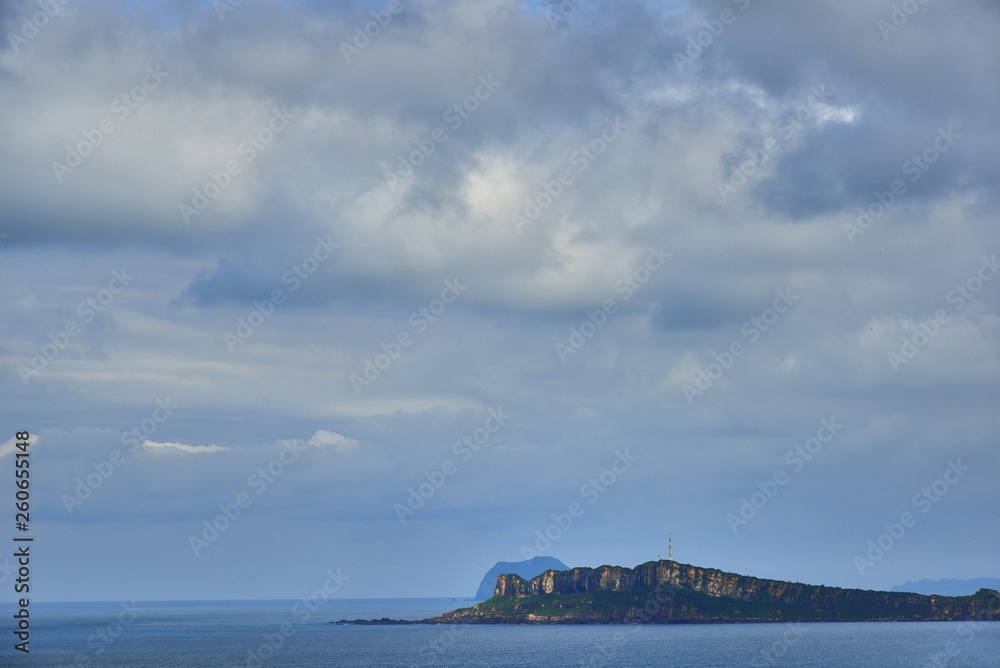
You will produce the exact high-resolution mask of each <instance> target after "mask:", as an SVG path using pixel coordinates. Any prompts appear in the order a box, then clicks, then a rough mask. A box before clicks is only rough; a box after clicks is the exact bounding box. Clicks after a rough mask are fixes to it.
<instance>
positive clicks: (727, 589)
mask: <svg viewBox="0 0 1000 668" xmlns="http://www.w3.org/2000/svg"><path fill="white" fill-rule="evenodd" d="M493 593H494V596H493V598H491V599H489V600H487V601H484V602H482V603H478V604H476V605H474V606H473V607H471V608H462V609H459V610H455V611H454V612H447V613H445V614H443V615H441V616H440V617H432V618H430V619H424V620H420V621H417V622H413V621H406V622H404V621H399V620H391V619H380V620H355V621H353V622H350V621H348V620H341V621H340V622H335V623H339V624H393V623H406V624H414V623H416V624H635V623H647V624H664V623H692V622H876V621H878V622H881V621H963V620H971V619H977V620H984V621H988V620H1000V592H997V591H995V590H992V589H980V590H979V591H978V592H976V593H975V594H973V595H971V596H925V595H921V594H913V593H905V592H888V591H869V590H864V589H841V588H839V587H824V586H818V585H807V584H801V583H797V582H784V581H781V580H765V579H761V578H755V577H750V576H746V575H737V574H735V573H726V572H724V571H720V570H717V569H714V568H701V567H699V566H691V565H689V564H681V563H677V562H676V561H669V560H661V561H650V562H647V563H644V564H640V565H639V566H636V567H635V568H624V567H621V566H600V567H598V568H573V569H568V570H563V571H555V570H550V571H546V572H544V573H542V574H540V575H538V576H536V577H534V578H532V579H530V580H525V579H523V578H521V577H519V576H517V575H513V574H502V575H500V576H499V577H498V578H497V583H496V587H495V589H494V592H493Z"/></svg>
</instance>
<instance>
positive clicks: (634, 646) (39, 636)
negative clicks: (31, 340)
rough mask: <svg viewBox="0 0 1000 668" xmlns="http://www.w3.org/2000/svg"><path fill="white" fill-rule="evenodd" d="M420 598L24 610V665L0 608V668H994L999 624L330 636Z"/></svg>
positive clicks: (441, 629)
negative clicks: (26, 615)
mask: <svg viewBox="0 0 1000 668" xmlns="http://www.w3.org/2000/svg"><path fill="white" fill-rule="evenodd" d="M471 604H472V602H471V601H467V600H456V599H448V598H433V599H330V600H328V601H325V602H322V603H314V602H312V601H306V602H302V601H121V602H100V603H32V604H31V607H30V614H31V618H30V641H29V645H28V648H29V649H30V653H28V654H25V653H24V652H21V651H17V650H16V649H14V645H15V644H16V643H17V642H18V639H17V638H16V636H15V633H14V631H15V624H14V623H13V622H14V620H13V613H14V612H15V608H14V607H13V606H12V605H11V604H10V603H8V602H5V603H3V604H0V611H2V613H3V616H2V619H3V622H2V624H0V627H2V634H0V638H2V648H0V666H3V667H4V668H6V667H8V666H32V667H34V666H52V667H57V666H58V667H59V668H89V667H96V666H114V667H116V668H200V667H203V666H204V667H209V666H212V667H218V668H236V667H239V668H260V667H263V666H275V667H281V668H318V667H320V666H324V667H325V666H350V667H355V666H373V667H374V666H378V667H390V666H393V667H394V666H486V667H490V668H501V667H508V666H509V667H511V668H515V667H516V668H523V667H524V666H543V667H546V668H553V667H563V666H565V667H566V668H569V667H570V666H573V667H576V666H581V667H597V666H629V667H639V666H657V667H659V666H719V667H726V668H732V667H734V666H737V667H738V666H751V667H754V668H760V667H764V666H811V667H815V668H826V667H831V668H832V667H834V666H836V667H838V668H841V667H844V666H854V667H864V666H871V667H872V668H876V667H877V668H895V667H897V666H898V667H900V668H902V667H904V666H905V667H906V668H923V667H927V668H944V667H945V666H947V667H949V668H960V667H966V666H968V667H973V666H976V667H979V666H1000V622H885V623H867V622H866V623H811V624H804V623H803V624H792V623H771V624H671V625H573V626H534V625H489V626H467V625H395V626H358V625H338V624H336V623H331V622H336V621H337V620H340V619H359V618H360V619H379V618H382V617H388V618H391V619H424V618H427V617H432V616H435V615H438V614H440V613H442V612H446V611H448V610H454V609H456V608H459V607H467V606H469V605H471Z"/></svg>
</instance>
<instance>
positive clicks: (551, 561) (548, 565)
mask: <svg viewBox="0 0 1000 668" xmlns="http://www.w3.org/2000/svg"><path fill="white" fill-rule="evenodd" d="M568 568H569V567H568V566H566V564H564V563H563V562H561V561H559V560H558V559H556V558H554V557H534V558H532V559H528V560H527V561H513V562H512V561H498V562H497V563H496V565H495V566H494V567H493V568H491V569H490V570H489V571H487V572H486V575H485V576H484V577H483V581H482V582H480V583H479V589H478V590H477V591H476V600H477V601H485V600H486V599H488V598H490V597H491V596H494V592H495V591H496V590H495V587H496V582H497V578H498V577H499V576H500V575H502V574H504V573H507V574H516V575H519V576H520V577H522V578H529V579H530V578H533V577H535V576H537V575H538V574H539V573H544V572H545V571H549V570H551V571H565V570H567V569H568Z"/></svg>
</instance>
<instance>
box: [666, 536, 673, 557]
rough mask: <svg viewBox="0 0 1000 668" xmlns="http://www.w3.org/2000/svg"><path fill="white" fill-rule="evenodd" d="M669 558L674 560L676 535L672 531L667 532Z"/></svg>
mask: <svg viewBox="0 0 1000 668" xmlns="http://www.w3.org/2000/svg"><path fill="white" fill-rule="evenodd" d="M667 559H668V560H670V561H673V560H674V535H673V534H672V533H668V534H667Z"/></svg>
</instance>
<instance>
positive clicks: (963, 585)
mask: <svg viewBox="0 0 1000 668" xmlns="http://www.w3.org/2000/svg"><path fill="white" fill-rule="evenodd" d="M980 589H1000V578H970V579H966V580H956V579H945V580H919V581H917V582H904V583H903V584H901V585H896V586H895V587H893V588H892V591H908V592H913V593H914V594H928V595H930V594H937V595H939V596H968V595H970V594H973V593H975V592H977V591H979V590H980Z"/></svg>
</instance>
